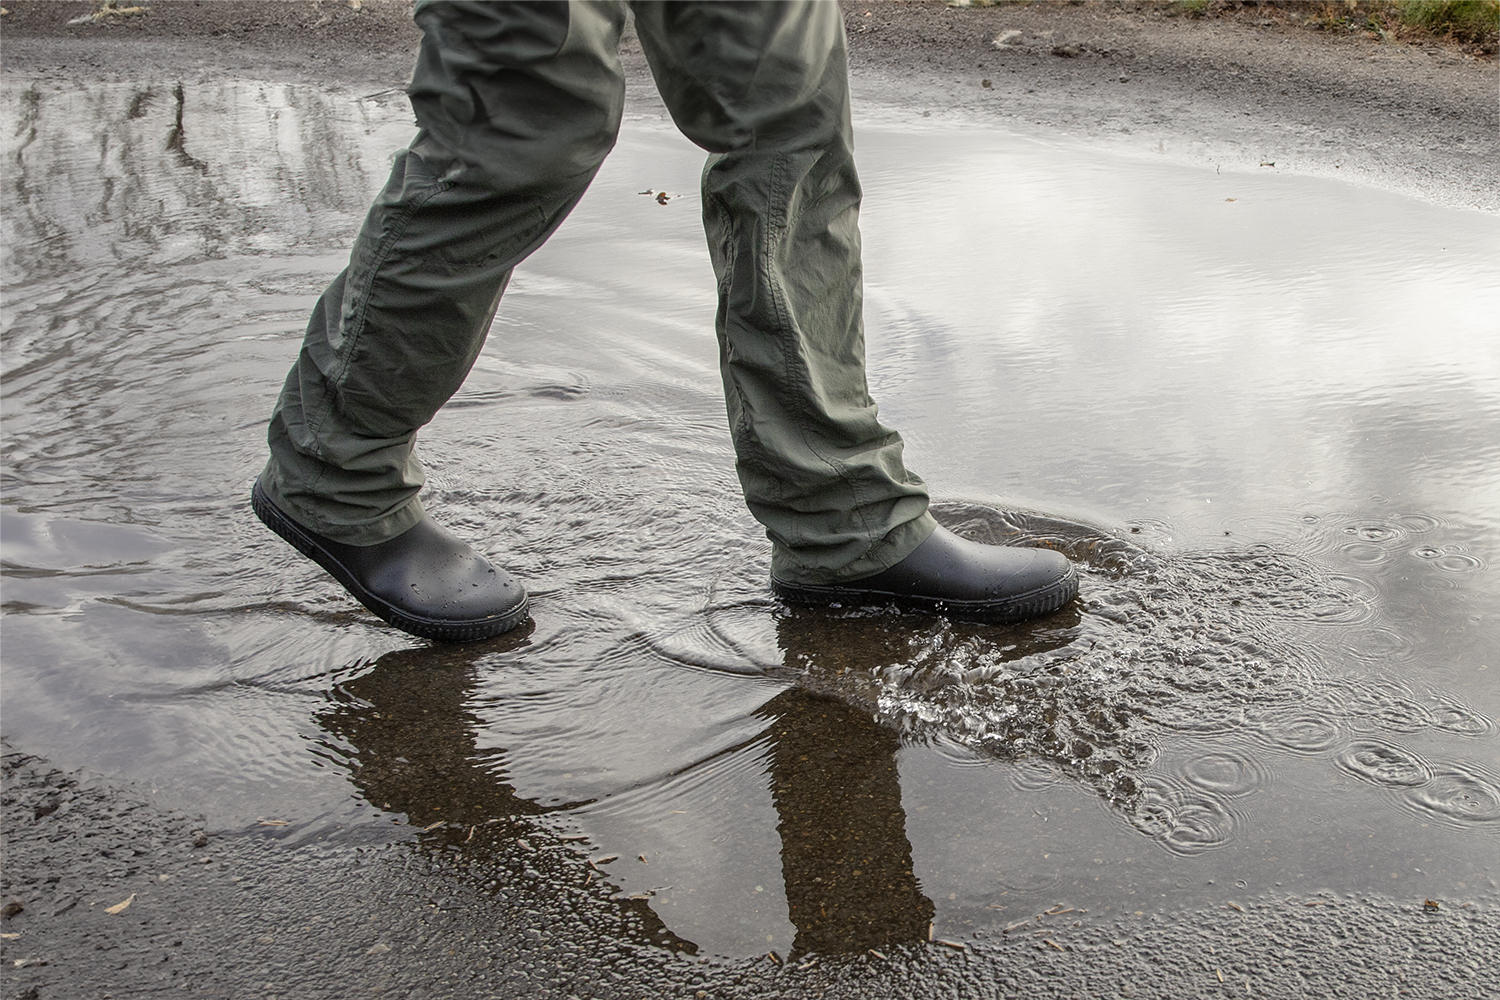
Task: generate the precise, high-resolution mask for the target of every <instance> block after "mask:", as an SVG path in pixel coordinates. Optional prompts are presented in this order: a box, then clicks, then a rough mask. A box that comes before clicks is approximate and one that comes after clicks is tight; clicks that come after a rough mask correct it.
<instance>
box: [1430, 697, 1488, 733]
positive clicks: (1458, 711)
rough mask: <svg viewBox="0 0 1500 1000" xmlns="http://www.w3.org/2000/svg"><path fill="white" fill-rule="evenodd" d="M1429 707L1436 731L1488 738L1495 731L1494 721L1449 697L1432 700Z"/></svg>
mask: <svg viewBox="0 0 1500 1000" xmlns="http://www.w3.org/2000/svg"><path fill="white" fill-rule="evenodd" d="M1428 706H1429V708H1428V710H1429V711H1430V712H1431V714H1432V727H1433V728H1434V729H1441V730H1442V731H1443V732H1445V733H1456V734H1457V735H1459V736H1488V735H1490V734H1491V733H1493V732H1494V731H1495V720H1494V719H1491V718H1489V717H1487V716H1483V715H1480V714H1479V713H1478V712H1476V711H1474V710H1473V709H1472V708H1470V707H1469V706H1468V705H1465V704H1463V703H1462V702H1460V701H1458V700H1457V699H1455V698H1451V697H1449V696H1447V695H1442V696H1435V697H1433V698H1430V699H1429V700H1428Z"/></svg>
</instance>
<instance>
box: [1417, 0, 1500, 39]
mask: <svg viewBox="0 0 1500 1000" xmlns="http://www.w3.org/2000/svg"><path fill="white" fill-rule="evenodd" d="M1396 8H1397V12H1398V16H1399V17H1400V19H1401V22H1402V23H1403V24H1407V25H1410V26H1412V27H1416V28H1423V29H1425V30H1427V31H1430V32H1432V33H1433V34H1436V35H1448V36H1450V37H1452V38H1456V39H1458V40H1459V41H1461V42H1474V43H1478V44H1483V43H1485V42H1490V43H1493V42H1494V41H1495V40H1496V36H1497V35H1500V0H1396Z"/></svg>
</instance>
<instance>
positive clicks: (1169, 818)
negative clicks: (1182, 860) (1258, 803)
mask: <svg viewBox="0 0 1500 1000" xmlns="http://www.w3.org/2000/svg"><path fill="white" fill-rule="evenodd" d="M1125 817H1126V819H1127V821H1128V822H1129V823H1130V825H1131V826H1133V827H1135V828H1136V829H1137V830H1139V831H1140V832H1141V833H1143V834H1145V835H1146V836H1147V837H1148V838H1149V839H1150V840H1151V841H1152V842H1154V843H1156V844H1159V845H1160V846H1161V847H1162V848H1163V849H1164V850H1166V851H1168V852H1169V853H1171V854H1176V855H1178V856H1181V857H1192V856H1195V855H1198V854H1205V853H1207V852H1209V851H1214V850H1218V849H1219V848H1221V847H1223V846H1225V845H1226V844H1228V843H1229V842H1230V840H1231V839H1232V838H1233V836H1234V831H1235V828H1236V827H1237V826H1238V825H1239V822H1240V821H1239V817H1238V816H1237V815H1236V813H1235V811H1234V810H1233V809H1231V808H1230V806H1229V805H1228V803H1226V802H1224V801H1222V800H1220V799H1217V798H1214V797H1212V796H1209V795H1205V794H1203V793H1201V792H1199V791H1198V790H1196V789H1190V788H1186V787H1183V786H1182V785H1179V784H1177V783H1176V782H1174V781H1171V780H1168V779H1163V778H1153V779H1151V780H1150V781H1149V782H1147V783H1146V784H1145V785H1143V786H1142V787H1141V789H1140V793H1139V795H1138V796H1137V798H1136V801H1135V802H1134V803H1133V807H1132V808H1131V809H1130V810H1129V811H1128V812H1127V813H1126V814H1125Z"/></svg>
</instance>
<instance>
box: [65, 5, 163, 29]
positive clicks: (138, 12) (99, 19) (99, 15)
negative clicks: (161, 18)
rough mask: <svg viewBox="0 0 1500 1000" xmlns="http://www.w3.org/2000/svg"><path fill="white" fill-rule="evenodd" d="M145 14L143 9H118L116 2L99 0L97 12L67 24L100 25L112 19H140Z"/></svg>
mask: <svg viewBox="0 0 1500 1000" xmlns="http://www.w3.org/2000/svg"><path fill="white" fill-rule="evenodd" d="M145 13H146V8H145V7H119V6H116V0H99V8H98V9H97V10H95V11H93V12H91V13H88V14H83V15H80V16H79V17H75V18H73V20H71V21H69V22H68V24H70V25H73V24H101V23H103V22H104V21H107V20H109V19H110V18H112V17H142V16H144V15H145Z"/></svg>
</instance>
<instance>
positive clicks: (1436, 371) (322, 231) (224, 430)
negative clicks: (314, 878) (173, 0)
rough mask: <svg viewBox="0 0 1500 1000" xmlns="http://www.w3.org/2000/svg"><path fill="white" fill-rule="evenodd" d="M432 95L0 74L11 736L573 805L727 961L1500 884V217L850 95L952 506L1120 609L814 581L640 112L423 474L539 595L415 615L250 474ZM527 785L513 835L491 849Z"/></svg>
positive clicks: (400, 806)
mask: <svg viewBox="0 0 1500 1000" xmlns="http://www.w3.org/2000/svg"><path fill="white" fill-rule="evenodd" d="M408 120H409V112H408V111H407V109H406V108H405V105H404V99H403V98H402V97H401V96H400V95H399V94H396V93H383V94H375V95H363V96H362V95H358V94H354V93H346V92H337V91H335V92H327V91H321V90H313V89H308V88H302V87H295V86H286V85H279V84H269V83H257V82H236V83H227V84H224V85H222V86H218V87H212V88H203V87H197V88H188V89H187V90H184V89H183V88H181V87H174V86H171V85H164V86H155V87H144V86H143V87H125V86H93V87H75V88H68V89H63V88H60V87H57V86H54V85H50V84H37V85H32V84H29V83H23V82H17V81H9V82H7V84H6V85H5V87H4V89H3V118H0V129H3V134H4V135H5V136H6V140H5V142H6V147H5V157H6V165H5V172H4V177H5V180H4V185H5V205H6V208H5V213H4V233H3V236H4V240H3V243H4V251H3V252H4V257H3V275H4V282H5V307H4V313H5V315H4V324H5V329H4V346H3V362H4V398H3V414H4V432H5V442H4V444H5V461H4V469H3V484H4V502H3V509H0V517H3V524H0V533H3V542H4V567H5V580H4V611H5V615H4V644H3V657H4V686H5V703H4V715H5V720H4V721H5V731H6V736H7V739H8V740H9V741H10V742H11V743H12V744H13V745H16V746H20V747H23V748H25V749H28V750H31V751H33V752H41V753H45V754H47V755H49V756H50V757H51V758H53V760H54V761H56V762H57V763H59V764H60V765H62V766H67V767H82V768H86V769H88V770H91V771H93V772H95V773H98V774H102V775H104V776H106V777H107V778H110V779H123V780H127V781H130V782H134V783H137V784H138V785H139V786H141V787H144V788H146V789H149V790H150V791H151V792H153V793H154V794H155V795H156V796H157V798H158V799H159V800H160V801H161V802H162V804H164V805H166V806H169V807H172V808H176V809H182V810H185V811H189V812H193V813H204V814H206V815H207V817H208V820H209V823H210V825H211V826H212V828H213V829H214V830H216V831H218V832H220V833H222V834H224V835H245V836H266V837H276V838H280V839H282V840H284V841H286V842H287V843H288V845H289V847H290V848H292V849H301V848H300V847H299V846H298V845H302V844H304V843H306V842H317V843H320V844H324V845H327V846H329V847H331V848H332V849H338V848H339V847H340V845H359V844H367V843H371V842H385V841H389V840H392V839H399V838H412V839H414V841H416V842H420V843H421V844H424V845H430V844H439V845H441V846H443V847H445V848H448V849H451V850H452V851H453V852H455V853H456V854H458V855H459V856H466V855H467V856H469V857H470V858H471V859H474V858H478V859H480V860H482V856H483V853H484V852H486V851H496V850H512V849H520V850H526V849H530V848H531V847H533V846H535V845H532V844H531V843H530V841H529V840H528V839H527V838H535V837H546V838H550V839H555V840H557V841H559V842H561V843H564V844H567V845H570V846H571V848H572V849H575V850H576V851H577V852H579V853H580V855H581V856H583V857H586V858H587V859H588V860H589V861H590V862H591V863H592V864H593V866H594V869H595V870H597V873H598V878H599V879H600V880H601V881H603V882H604V883H606V884H607V885H608V886H610V887H611V891H615V892H616V894H617V896H618V900H619V903H618V905H619V906H620V907H622V908H624V909H625V910H626V911H628V912H629V913H630V914H632V915H634V916H633V918H632V919H633V920H634V922H633V923H631V924H630V926H632V927H634V928H636V932H633V933H636V936H637V937H638V938H639V940H640V941H643V942H655V943H662V944H667V945H669V946H672V947H675V948H679V949H683V950H689V951H700V952H707V953H718V954H729V955H751V954H757V953H761V952H764V951H766V950H767V949H771V948H774V949H776V950H777V951H778V952H780V953H781V954H786V953H788V952H789V951H796V952H806V951H814V952H824V953H827V952H840V951H854V950H861V949H865V948H871V947H877V948H878V947H883V946H885V945H887V944H891V943H900V942H903V941H914V940H921V939H923V938H925V937H926V936H927V935H928V933H929V923H930V924H931V925H932V933H934V934H935V935H936V936H938V937H942V938H949V939H954V940H960V941H973V940H978V939H982V938H984V937H986V936H989V935H994V934H996V933H999V932H1001V931H1002V930H1003V929H1004V928H1005V927H1007V926H1010V925H1012V924H1013V923H1014V922H1016V921H1018V920H1020V919H1023V918H1029V917H1033V916H1034V915H1035V914H1037V913H1041V912H1044V911H1048V910H1051V911H1053V912H1054V913H1056V914H1058V916H1059V917H1062V916H1063V915H1064V911H1066V917H1067V919H1074V918H1076V917H1078V916H1079V911H1086V916H1087V919H1096V918H1098V917H1099V916H1101V915H1106V914H1110V913H1122V912H1134V911H1138V910H1148V909H1179V908H1189V907H1194V906H1200V905H1203V904H1205V903H1214V902H1221V901H1224V900H1233V899H1236V898H1240V897H1242V896H1248V895H1254V894H1262V893H1268V892H1272V891H1278V890H1279V891H1294V892H1305V893H1308V894H1314V893H1319V892H1366V891H1369V892H1379V893H1385V894H1389V895H1394V896H1398V897H1411V898H1416V899H1420V898H1426V897H1430V898H1453V899H1466V898H1476V897H1480V896H1489V895H1492V894H1493V893H1494V891H1495V889H1496V884H1495V877H1494V875H1493V871H1494V868H1495V862H1496V860H1497V857H1500V733H1497V727H1496V718H1497V716H1500V694H1497V690H1496V684H1495V681H1494V678H1495V673H1494V671H1495V670H1496V669H1497V668H1500V665H1497V663H1496V650H1497V649H1500V620H1497V610H1500V574H1497V571H1496V560H1497V546H1496V543H1495V537H1496V529H1497V527H1500V472H1497V470H1500V343H1497V338H1496V336H1495V334H1496V333H1497V332H1500V330H1497V325H1500V324H1497V320H1496V317H1497V316H1500V273H1497V270H1496V266H1495V263H1494V262H1495V261H1496V260H1500V223H1497V220H1496V219H1495V218H1494V217H1493V216H1489V215H1484V214H1480V213H1473V212H1464V211H1457V210H1451V209H1443V208H1435V207H1433V206H1431V205H1428V204H1425V203H1422V202H1419V201H1415V200H1410V199H1406V198H1402V197H1397V196H1393V195H1389V194H1385V193H1382V192H1380V191H1377V190H1373V189H1368V188H1362V187H1356V186H1352V185H1346V184H1341V183H1339V182H1337V181H1330V180H1315V179H1308V178H1299V177H1289V176H1280V175H1277V174H1275V173H1274V172H1272V171H1269V170H1268V171H1266V172H1264V173H1261V174H1219V173H1216V172H1214V171H1211V170H1206V169H1203V168H1201V167H1195V166H1190V165H1184V164H1181V163H1174V162H1168V161H1165V160H1163V159H1148V158H1130V157H1127V156H1122V155H1119V154H1118V153H1104V152H1100V151H1099V150H1098V149H1097V148H1094V147H1092V146H1091V145H1090V144H1089V143H1087V142H1085V141H1082V140H1078V141H1073V140H1065V139H1057V138H1052V139H1042V138H1039V137H1035V136H1021V135H1014V134H1009V133H997V132H994V131H993V130H991V129H989V128H987V127H984V126H981V125H979V124H977V123H964V122H955V121H944V122H942V123H940V124H933V123H932V122H930V121H924V120H922V119H920V118H915V117H913V116H910V115H904V114H901V113H899V112H897V111H894V110H889V109H885V110H882V109H865V110H864V113H863V116H862V120H861V131H860V133H859V141H860V158H861V159H860V162H861V168H862V174H863V178H864V182H865V187H866V192H867V195H866V209H865V215H864V234H865V244H866V248H867V258H866V280H867V294H866V298H867V315H868V325H869V339H870V356H871V380H872V384H873V387H874V390H875V394H876V397H877V398H878V399H880V400H881V402H882V412H883V414H884V415H885V417H886V418H887V421H888V422H889V423H891V424H893V425H894V426H897V427H899V428H900V429H902V431H903V432H904V434H905V436H906V438H907V442H908V446H907V454H908V458H909V460H910V461H911V463H912V465H913V466H914V467H915V468H916V469H918V470H919V471H921V472H922V473H923V474H924V475H925V476H926V477H927V478H928V479H929V481H931V482H932V483H933V484H934V488H935V491H936V493H937V495H939V496H940V497H942V498H943V501H944V502H943V503H942V504H940V506H939V508H938V510H939V514H940V516H941V517H942V518H943V519H944V520H945V521H947V522H948V523H950V524H952V525H953V526H955V528H957V529H958V530H960V531H962V532H964V533H966V534H969V535H971V536H973V537H979V538H983V539H986V540H991V541H1008V540H1017V539H1019V540H1033V541H1035V540H1041V541H1045V542H1046V543H1048V544H1052V545H1055V546H1058V547H1061V548H1063V549H1064V550H1065V551H1067V552H1068V553H1069V554H1070V555H1072V556H1073V557H1074V558H1075V559H1077V560H1078V561H1079V562H1080V564H1081V565H1082V567H1083V568H1084V584H1083V586H1084V595H1083V599H1082V601H1081V602H1080V603H1079V604H1078V606H1077V607H1076V608H1074V609H1072V610H1070V611H1068V612H1065V613H1063V614H1060V615H1058V616H1055V617H1053V618H1051V619H1048V620H1046V621H1042V622H1038V623H1034V624H1031V625H1027V626H1023V627H1015V628H986V627H978V626H966V625H952V624H945V623H942V622H939V621H936V620H933V619H929V618H925V617H921V616H897V617H893V616H889V615H880V614H854V615H840V614H836V613H834V614H830V613H806V612H791V611H788V610H786V609H783V608H781V607H779V606H778V605H776V604H775V602H773V601H772V600H771V599H770V598H769V596H768V593H767V591H766V587H765V570H766V561H767V557H768V546H767V544H766V542H765V541H764V539H763V538H762V537H761V535H760V532H759V530H758V529H757V527H756V526H755V524H754V523H753V521H751V519H750V518H749V515H748V514H747V513H746V512H745V511H744V509H743V507H742V505H741V503H740V500H739V497H738V491H737V488H736V486H735V482H734V475H733V470H732V467H731V458H730V454H729V450H728V442H727V435H726V434H725V429H724V418H723V414H722V403H721V400H720V395H719V385H718V376H717V373H716V370H715V367H714V366H715V358H716V351H715V347H714V343H713V336H712V330H711V324H712V316H713V309H714V302H713V291H712V290H713V282H712V278H711V274H710V272H709V268H708V264H707V260H706V254H705V252H704V249H703V245H702V235H701V233H700V231H699V229H698V221H697V220H698V211H697V209H698V205H697V196H696V184H697V174H698V171H699V169H700V166H701V157H700V155H699V154H698V153H697V151H695V150H694V149H693V148H692V147H691V146H690V145H689V144H688V143H687V142H686V141H685V140H683V139H681V138H680V137H678V136H677V135H676V134H675V132H673V131H672V130H671V128H670V127H669V126H668V125H666V124H664V123H663V121H662V120H661V119H660V118H659V117H657V116H655V115H654V114H651V113H649V112H642V113H640V114H638V115H637V116H635V117H632V118H631V119H630V120H628V121H627V123H626V127H625V131H624V134H623V135H622V138H621V141H620V144H619V147H618V148H617V150H616V152H615V153H614V155H613V156H612V157H611V159H610V160H609V161H608V163H607V164H606V166H605V168H604V170H603V172H602V173H601V174H600V176H599V178H598V180H597V182H596V183H595V185H594V187H593V189H592V191H591V192H590V194H589V195H588V196H587V198H586V199H585V200H584V202H583V203H582V204H581V206H580V207H579V209H578V210H577V212H576V213H575V215H574V217H573V218H572V219H571V220H569V222H568V223H567V224H566V225H565V226H564V227H563V229H562V230H561V231H560V232H559V233H558V235H557V236H556V237H555V238H554V239H553V240H552V241H551V242H550V243H549V244H548V245H547V246H546V247H545V248H543V250H542V251H541V252H539V253H538V254H537V255H536V256H535V257H534V258H533V259H532V260H531V261H529V262H528V263H527V264H526V265H525V266H524V267H523V268H522V269H521V271H519V272H518V274H517V276H516V278H515V280H514V282H513V283H512V286H511V290H510V291H509V293H508V294H507V298H506V301H505V303H504V305H503V306H502V310H501V315H500V318H499V319H498V320H497V322H496V324H495V328H494V330H493V331H492V339H491V342H490V344H489V345H488V346H487V348H486V350H485V352H484V354H483V355H482V356H481V358H480V360H479V362H478V364H477V365H476V366H475V369H474V372H473V374H472V376H471V377H470V379H469V380H468V383H467V384H466V385H465V387H464V389H463V390H462V392H461V393H460V394H459V396H458V397H457V398H456V399H455V400H454V401H453V403H452V404H451V405H450V406H449V407H448V408H447V409H446V410H445V411H444V412H443V413H442V414H440V416H439V418H438V419H437V420H436V421H435V422H434V423H433V425H432V426H431V427H430V428H429V429H427V430H426V431H425V432H424V433H423V452H424V456H425V458H426V461H427V463H428V466H429V476H430V486H429V491H428V494H427V496H428V501H429V506H430V507H431V509H433V510H434V511H436V512H438V513H439V515H440V516H441V517H442V518H443V519H444V520H445V521H446V522H447V523H449V524H450V525H452V526H454V527H455V528H458V529H459V530H461V531H463V532H464V533H466V534H467V535H468V536H469V537H472V538H474V539H476V540H478V541H480V542H482V543H483V544H484V546H485V547H486V548H487V549H489V550H490V551H493V552H495V553H496V554H497V555H499V556H500V557H501V558H502V561H504V562H505V563H506V564H507V565H508V566H510V567H511V568H512V569H514V570H515V571H516V572H517V573H518V574H520V575H521V576H522V577H523V578H524V579H525V580H526V582H527V583H528V585H529V586H530V588H531V589H532V591H533V594H534V595H535V598H534V616H535V624H534V626H532V627H530V628H529V629H527V630H526V631H525V632H524V633H523V634H521V635H519V636H511V637H505V638H502V639H500V640H497V641H495V642H492V643H487V644H482V645H479V646H474V647H463V648H444V647H429V646H427V645H425V644H422V643H419V642H414V641H410V640H407V639H406V638H404V637H402V636H400V635H399V634H396V633H392V632H391V631H389V630H387V629H385V628H383V627H380V626H378V624H377V623H375V622H374V621H373V619H371V618H370V617H369V616H368V615H366V614H365V613H364V612H363V611H362V610H361V609H359V608H358V607H357V606H355V605H354V604H353V603H352V602H351V601H350V600H349V599H347V598H346V597H344V596H343V595H342V594H341V593H340V592H339V591H337V589H336V588H335V587H333V586H332V585H331V584H329V583H326V582H325V581H324V580H323V579H322V578H321V577H320V575H319V574H318V572H317V571H316V570H315V569H313V568H312V567H311V566H310V565H308V564H304V563H302V562H300V561H298V560H296V559H295V558H294V557H293V556H292V554H291V552H290V550H288V549H286V548H285V546H284V545H283V544H282V543H281V542H279V541H278V540H277V539H275V538H273V537H272V536H271V535H269V534H268V533H267V532H266V531H265V530H264V529H262V528H261V527H260V526H259V525H258V524H257V523H256V522H254V519H253V517H252V516H251V515H250V513H249V510H248V505H247V503H246V495H247V491H248V484H249V481H250V478H251V477H252V476H253V475H254V474H255V472H256V471H258V468H259V466H260V463H261V460H262V448H263V444H262V439H263V433H264V420H265V417H266V415H267V414H268V412H269V409H270V406H271V403H272V401H273V399H274V394H275V391H276V389H277V388H278V386H279V384H280V381H281V379H282V377H283V375H284V372H285V368H286V366H287V364H288V363H289V362H290V360H291V358H292V356H293V354H294V353H295V345H296V341H297V337H298V333H299V330H300V327H301V325H302V323H303V321H304V318H305V313H306V311H307V310H308V308H309V307H310V305H311V302H312V299H313V298H314V297H315V296H316V294H317V293H318V292H319V291H320V290H321V287H322V284H323V283H324V282H325V281H326V280H327V279H328V278H329V277H330V276H331V275H332V274H333V273H335V272H336V271H337V269H338V268H339V267H341V266H342V262H343V257H344V254H345V253H346V252H347V246H348V244H349V241H350V239H351V238H352V235H353V231H354V228H355V227H356V226H357V225H358V223H359V220H360V217H361V215H362V213H363V210H364V207H365V205H366V203H367V201H368V199H369V197H370V196H371V195H372V194H373V192H374V191H375V190H376V188H377V187H378V185H379V184H380V183H381V181H382V180H383V179H384V170H385V164H386V162H387V157H388V155H389V152H390V151H391V150H392V149H394V148H396V147H397V146H398V145H400V144H401V142H403V141H404V139H405V138H406V137H407V134H408V128H409V121H408ZM648 189H649V190H652V191H661V190H665V191H667V192H669V193H670V194H671V195H672V197H671V199H670V200H668V201H667V202H666V204H658V203H657V201H656V200H655V199H654V198H653V197H649V196H644V195H642V194H641V193H640V192H643V191H646V190H648ZM1038 512H1045V513H1038ZM506 817H527V818H528V823H529V824H530V825H529V826H528V827H527V829H528V830H529V831H531V832H528V833H526V834H525V835H524V836H522V838H521V846H519V847H516V848H512V847H511V846H510V845H511V843H512V841H511V840H508V839H507V840H505V841H504V842H503V844H500V846H497V843H499V842H497V841H496V840H495V839H494V838H486V837H476V835H475V833H476V831H477V830H480V829H482V828H484V827H485V825H486V824H487V823H494V822H496V821H499V820H502V819H504V818H506ZM434 824H437V825H434ZM413 827H415V828H418V829H419V830H423V832H421V833H416V832H413V830H412V829H411V828H413ZM424 828H425V829H424ZM507 829H509V827H507ZM545 871H549V870H544V873H545ZM502 888H503V887H502ZM559 898H560V899H561V898H563V890H562V888H561V887H560V888H559ZM560 908H561V911H563V912H565V911H566V909H567V908H566V906H562V904H560Z"/></svg>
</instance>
